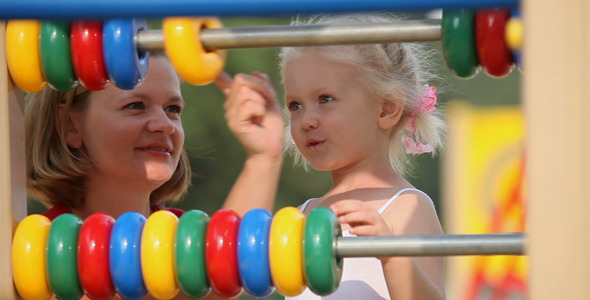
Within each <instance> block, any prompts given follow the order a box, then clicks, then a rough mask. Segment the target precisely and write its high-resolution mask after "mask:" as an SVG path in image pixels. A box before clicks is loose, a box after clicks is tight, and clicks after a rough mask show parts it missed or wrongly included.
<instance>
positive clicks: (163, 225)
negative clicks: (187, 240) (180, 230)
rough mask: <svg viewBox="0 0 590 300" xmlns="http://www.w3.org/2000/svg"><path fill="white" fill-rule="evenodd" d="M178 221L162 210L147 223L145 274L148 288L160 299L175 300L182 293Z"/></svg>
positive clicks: (143, 251) (143, 248)
mask: <svg viewBox="0 0 590 300" xmlns="http://www.w3.org/2000/svg"><path fill="white" fill-rule="evenodd" d="M177 226H178V217H176V215H175V214H173V213H171V212H169V211H166V210H160V211H157V212H155V213H153V214H152V215H151V216H150V217H149V218H148V219H147V221H146V223H145V225H144V227H143V232H142V236H141V271H142V275H143V280H144V283H145V287H146V288H147V290H148V292H149V293H150V294H151V295H152V296H154V297H156V298H157V299H172V298H174V297H175V296H176V295H177V294H178V292H179V287H178V282H177V281H176V276H175V270H174V237H175V234H176V227H177Z"/></svg>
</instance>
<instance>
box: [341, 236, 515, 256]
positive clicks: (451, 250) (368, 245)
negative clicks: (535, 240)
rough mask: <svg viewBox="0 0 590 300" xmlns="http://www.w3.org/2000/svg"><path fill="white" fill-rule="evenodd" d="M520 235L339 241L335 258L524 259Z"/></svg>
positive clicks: (359, 237) (373, 238) (375, 237)
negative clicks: (483, 257) (488, 256)
mask: <svg viewBox="0 0 590 300" xmlns="http://www.w3.org/2000/svg"><path fill="white" fill-rule="evenodd" d="M524 243H525V238H524V234H522V233H504V234H465V235H453V234H444V235H410V236H358V237H339V238H337V239H336V241H335V245H334V252H335V254H336V256H337V257H385V256H457V255H524V253H525V251H524Z"/></svg>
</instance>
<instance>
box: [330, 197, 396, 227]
mask: <svg viewBox="0 0 590 300" xmlns="http://www.w3.org/2000/svg"><path fill="white" fill-rule="evenodd" d="M330 209H332V211H333V212H334V213H335V214H336V217H337V218H338V221H339V222H340V224H346V225H348V226H350V231H349V232H350V233H351V234H355V235H392V234H393V233H392V231H391V229H390V228H389V226H388V225H387V223H386V222H385V220H384V219H383V218H382V217H381V215H380V214H379V212H377V211H376V210H375V209H373V208H372V207H370V206H369V205H367V204H366V203H364V202H362V201H359V200H341V201H338V202H336V203H334V204H332V205H330Z"/></svg>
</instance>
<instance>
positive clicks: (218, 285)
mask: <svg viewBox="0 0 590 300" xmlns="http://www.w3.org/2000/svg"><path fill="white" fill-rule="evenodd" d="M367 245H371V247H367ZM523 245H524V236H523V234H516V233H515V234H490V235H431V236H428V235H426V236H391V237H386V236H381V237H378V236H373V237H356V238H350V237H348V238H347V237H342V236H341V231H340V224H339V223H338V221H337V220H336V217H335V215H334V214H333V213H332V211H331V210H330V209H328V208H326V207H318V208H315V209H313V210H312V211H311V212H310V213H309V216H307V217H305V215H304V214H303V213H302V212H301V211H299V210H298V209H297V208H294V207H285V208H282V209H281V210H279V211H278V212H277V213H276V214H275V216H274V217H272V216H271V214H270V212H268V211H266V210H264V209H254V210H251V211H249V212H248V213H246V214H245V215H244V217H243V218H240V216H239V215H238V214H237V213H235V212H233V211H231V210H228V209H225V210H220V211H217V212H216V213H215V214H213V216H211V218H209V216H207V214H205V213H204V212H202V211H198V210H191V211H188V212H186V213H185V214H184V215H182V216H181V217H180V219H179V218H178V217H176V215H174V214H173V213H171V212H168V211H158V212H155V213H153V214H152V215H151V216H149V217H148V218H147V220H146V218H145V217H144V216H143V215H141V214H139V213H136V212H128V213H125V214H123V215H121V216H120V217H119V218H118V219H117V220H116V221H115V220H114V219H113V218H112V217H110V216H108V215H106V214H101V213H98V214H93V215H91V216H89V217H88V218H87V219H86V220H84V222H82V220H80V219H79V218H78V217H76V216H75V215H73V214H64V215H61V216H59V217H57V218H56V219H55V220H54V221H53V222H50V221H49V220H48V219H47V218H46V217H44V216H42V215H30V216H28V217H26V218H25V219H24V220H23V221H22V222H20V224H19V226H18V228H17V230H16V233H15V235H14V244H13V250H12V255H13V260H12V263H13V274H14V281H15V286H16V288H17V290H18V292H19V294H20V295H21V296H22V297H23V298H24V299H47V298H49V297H50V296H51V295H52V293H53V294H55V295H56V296H57V297H58V298H60V299H78V298H80V297H81V296H82V295H83V294H84V293H85V294H86V295H87V296H89V297H90V298H91V299H106V298H111V297H113V296H114V295H115V292H117V293H118V294H119V295H120V296H122V297H124V298H125V299H139V298H142V297H143V296H145V295H146V294H147V292H149V293H150V294H151V295H152V296H154V297H156V298H158V299H171V298H173V297H174V296H176V295H177V294H178V293H179V290H182V292H183V293H184V294H185V295H187V296H189V297H192V298H201V297H204V296H206V295H207V294H208V293H209V291H210V290H211V289H212V290H213V291H215V293H216V294H217V295H219V296H222V297H225V298H233V297H236V296H238V295H239V294H240V293H241V292H242V287H243V288H244V289H245V290H246V291H247V292H248V293H249V294H251V295H253V296H256V297H265V296H268V295H269V294H270V293H272V292H273V290H274V289H275V288H276V290H277V291H278V292H279V293H280V294H282V295H285V296H297V295H299V294H300V293H301V292H303V289H304V288H305V287H306V285H307V286H309V288H310V289H311V290H312V291H313V292H315V293H317V294H319V295H328V294H330V293H332V292H334V291H335V290H336V288H337V287H338V284H339V281H340V276H341V275H342V258H343V257H355V256H361V257H362V256H368V257H371V256H402V255H403V256H443V255H445V256H446V255H491V254H495V255H499V254H501V255H522V254H523V253H524V250H523ZM46 270H47V272H46Z"/></svg>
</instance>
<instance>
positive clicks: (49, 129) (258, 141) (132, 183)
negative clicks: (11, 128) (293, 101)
mask: <svg viewBox="0 0 590 300" xmlns="http://www.w3.org/2000/svg"><path fill="white" fill-rule="evenodd" d="M248 83H249V84H248V85H249V86H251V87H253V88H257V87H259V86H260V87H264V88H263V89H264V90H268V89H269V88H268V87H266V86H269V83H268V81H267V79H266V78H265V77H264V76H263V75H262V74H259V73H253V74H252V75H249V76H248ZM259 89H261V90H262V88H259ZM241 100H242V99H228V101H226V104H225V108H226V118H227V122H228V124H229V127H230V128H231V129H232V130H233V132H234V133H235V134H236V136H237V137H238V139H239V140H240V142H241V143H242V144H243V145H244V147H245V148H246V150H247V152H248V158H247V160H246V162H245V164H244V168H243V170H242V172H241V174H240V176H239V178H238V179H237V181H236V182H235V184H234V186H233V188H232V190H231V191H230V193H229V195H228V198H227V199H226V201H225V203H224V206H223V207H224V208H230V209H233V210H234V211H236V212H237V213H238V214H240V215H243V214H245V213H246V212H247V211H249V210H251V209H254V208H257V207H260V208H265V209H267V210H272V208H273V204H274V199H275V194H276V189H277V185H278V178H279V174H280V168H281V164H282V151H283V149H282V145H283V140H284V138H283V132H284V123H283V119H282V114H281V111H280V105H279V103H278V101H277V99H276V97H275V96H274V94H272V95H268V96H267V97H264V98H258V99H257V100H259V101H261V102H262V104H263V105H262V109H260V107H254V108H252V106H250V105H244V103H243V101H241ZM185 105H194V104H193V103H190V101H185V100H184V99H183V98H182V95H181V93H180V85H179V80H178V77H177V75H176V72H175V70H174V69H173V67H172V65H171V64H170V62H169V61H168V59H167V58H166V57H165V56H164V55H163V54H160V53H152V55H151V58H150V65H149V68H148V73H147V76H146V78H145V79H144V81H143V82H142V83H141V84H140V85H139V86H138V87H137V88H135V89H133V90H121V89H118V88H117V87H115V86H114V85H110V86H108V87H107V88H105V89H103V90H100V91H89V90H87V89H85V88H84V87H82V86H80V87H78V88H76V89H75V90H73V91H70V92H66V93H62V92H57V91H55V90H52V89H50V88H48V89H46V90H44V91H43V92H40V93H38V94H35V95H32V97H31V98H30V99H28V101H27V103H26V109H25V118H26V121H25V123H26V124H25V126H26V156H27V163H28V164H27V177H28V178H27V188H28V192H29V195H30V196H32V197H34V198H36V199H39V200H41V201H42V202H44V203H45V204H47V205H48V206H51V209H49V210H48V211H47V212H46V213H45V215H46V216H47V217H49V218H50V219H53V218H55V217H57V216H58V215H60V214H63V213H74V214H76V215H77V216H78V217H80V218H82V219H84V218H86V217H88V216H89V215H91V214H94V213H97V212H102V213H106V214H108V215H110V216H112V217H113V218H117V217H118V216H120V215H121V214H123V213H124V212H128V211H136V212H140V213H142V214H143V215H144V216H146V217H148V216H149V215H150V213H152V212H154V211H156V210H160V209H166V208H165V207H164V206H163V203H164V201H166V200H175V199H178V198H179V197H180V196H181V195H182V194H183V193H185V191H186V189H187V187H188V186H189V184H190V179H191V170H190V166H189V161H188V158H187V155H186V153H185V150H184V129H183V126H182V123H181V112H182V110H183V107H184V106H185ZM238 108H239V109H238ZM236 124H237V125H236ZM168 210H170V211H172V212H174V213H175V214H177V215H178V216H180V215H181V214H182V213H183V212H182V211H181V210H178V209H171V208H168ZM148 297H149V296H148ZM177 298H183V295H181V294H180V295H179V296H178V297H177ZM209 298H216V295H214V293H210V294H209V297H208V299H209Z"/></svg>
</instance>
